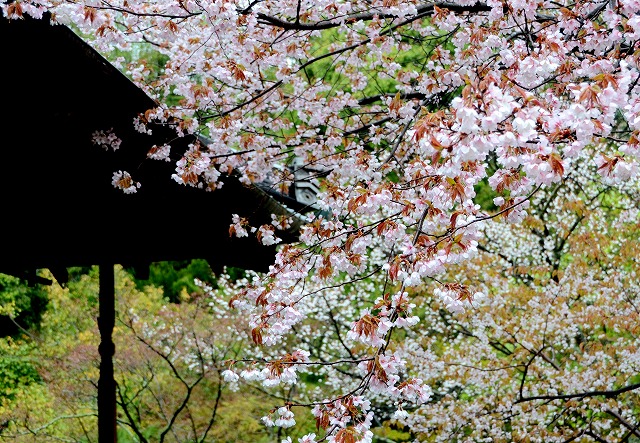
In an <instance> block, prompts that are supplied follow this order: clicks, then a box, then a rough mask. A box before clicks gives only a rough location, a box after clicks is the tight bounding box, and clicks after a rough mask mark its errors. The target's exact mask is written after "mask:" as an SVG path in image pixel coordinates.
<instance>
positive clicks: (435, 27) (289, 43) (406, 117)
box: [1, 0, 640, 443]
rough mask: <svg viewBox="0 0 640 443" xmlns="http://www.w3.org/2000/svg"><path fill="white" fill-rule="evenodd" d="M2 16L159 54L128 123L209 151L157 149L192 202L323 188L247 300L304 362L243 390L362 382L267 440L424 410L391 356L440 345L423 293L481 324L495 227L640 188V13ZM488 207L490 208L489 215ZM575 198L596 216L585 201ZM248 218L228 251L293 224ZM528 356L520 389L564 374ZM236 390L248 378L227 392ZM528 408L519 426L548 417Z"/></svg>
mask: <svg viewBox="0 0 640 443" xmlns="http://www.w3.org/2000/svg"><path fill="white" fill-rule="evenodd" d="M1 7H2V10H3V13H4V15H5V16H7V17H9V18H10V19H20V18H22V17H24V16H35V17H38V18H39V17H42V15H43V13H44V12H45V11H49V12H51V14H52V15H51V16H50V17H51V18H52V19H53V20H55V21H57V22H60V23H63V24H71V25H73V26H75V27H76V28H77V29H79V30H80V31H81V32H83V33H85V34H87V35H91V36H93V37H94V38H93V39H92V43H93V44H94V45H95V46H96V47H97V48H98V49H99V50H101V51H103V52H109V51H111V50H113V49H118V50H120V51H131V50H132V48H136V47H138V46H139V45H142V44H144V45H151V46H152V47H153V48H155V50H157V52H159V53H160V54H162V56H163V57H164V59H166V63H164V64H163V65H162V66H160V68H159V69H156V68H154V66H153V65H151V64H145V63H138V62H136V63H134V64H126V60H125V59H120V60H118V63H120V65H121V66H122V68H123V69H124V70H125V71H126V72H127V74H128V75H130V76H131V77H132V78H133V79H134V80H135V81H136V82H138V83H139V84H140V85H141V86H142V87H144V88H145V90H146V91H147V92H148V93H149V94H151V95H152V96H154V97H155V98H157V99H158V106H157V108H155V109H151V110H149V111H147V112H146V113H144V114H142V115H140V116H139V118H138V119H137V120H136V121H135V122H132V124H135V125H136V126H137V127H138V128H139V129H140V130H141V131H143V132H144V131H146V130H147V128H148V127H149V125H153V124H167V125H173V126H175V128H176V131H177V132H178V134H179V135H180V134H184V133H186V132H191V133H198V134H200V135H203V136H206V140H207V142H206V143H205V142H202V143H198V144H196V145H193V146H192V147H191V148H190V149H189V150H188V151H187V152H184V153H172V152H171V146H170V144H171V141H170V140H167V144H166V145H165V146H162V147H158V146H154V147H151V146H150V157H151V158H156V159H165V158H167V156H169V155H172V154H173V155H175V156H177V158H178V159H179V160H177V162H176V171H175V174H174V175H173V177H174V179H175V180H176V181H177V182H179V183H181V184H183V185H186V186H196V187H201V188H205V189H207V190H210V191H214V190H215V189H216V188H218V187H219V186H221V178H222V177H224V176H225V175H228V174H236V175H237V176H238V177H240V179H241V180H242V181H243V182H245V183H257V182H265V181H268V182H270V183H273V186H274V187H275V188H277V189H278V190H279V191H280V192H286V191H287V189H289V188H290V187H291V186H292V185H295V183H294V175H295V174H294V173H295V171H294V170H292V168H291V167H290V166H291V165H294V164H302V165H304V166H305V167H308V168H315V169H316V170H318V171H322V172H321V175H322V178H320V177H318V178H317V184H318V185H319V186H320V189H321V192H320V194H319V196H318V197H319V199H318V203H317V205H318V207H319V209H320V210H321V212H319V213H318V214H321V215H317V216H311V217H308V216H306V217H307V218H306V220H305V223H306V224H305V226H304V227H303V228H302V229H301V235H300V242H299V243H298V244H289V245H284V246H282V247H281V249H280V251H279V253H278V256H277V258H276V261H275V263H274V264H273V266H272V267H271V269H270V271H269V272H268V273H267V274H266V275H261V276H256V278H254V279H253V280H251V281H249V282H248V283H247V285H245V286H244V287H243V288H242V289H241V290H240V292H239V293H237V294H235V295H234V297H233V299H232V305H233V306H234V307H235V308H237V309H241V310H243V312H246V315H247V319H248V322H249V325H250V328H251V331H252V334H251V335H252V338H253V341H254V342H255V343H256V344H259V345H262V346H263V347H265V348H267V347H269V346H274V345H291V346H292V348H291V349H290V350H289V351H288V352H286V353H285V354H284V355H281V356H280V357H278V358H269V359H266V361H263V362H262V363H257V366H256V367H255V368H253V369H243V370H244V371H246V372H245V373H244V378H247V379H254V378H255V379H260V380H262V382H263V383H266V384H278V383H295V381H296V371H297V370H298V369H300V368H309V367H313V368H316V369H317V371H319V373H320V374H321V373H323V371H324V372H330V371H336V372H339V373H342V374H343V379H350V380H353V381H354V383H351V384H349V383H346V384H340V383H335V385H334V386H333V388H334V389H333V392H331V394H330V395H327V396H326V397H322V396H321V397H319V398H315V397H313V396H311V397H309V399H308V401H305V402H296V401H287V402H285V404H284V405H282V406H281V408H280V409H276V410H275V411H274V413H273V414H272V416H271V417H267V418H266V419H265V422H267V423H268V424H271V423H273V424H276V425H280V426H283V425H284V426H286V425H290V424H292V423H293V416H292V414H293V409H295V407H296V405H305V406H309V407H312V408H313V411H314V414H315V416H316V418H317V423H318V429H324V432H325V433H326V434H322V435H323V436H322V437H321V436H320V435H321V434H320V433H319V434H318V436H315V435H307V436H305V437H304V438H303V439H302V440H301V441H304V442H305V443H306V442H312V441H316V440H317V439H326V440H327V441H336V442H339V443H354V442H359V441H369V440H371V438H372V437H371V431H370V427H371V424H372V420H373V419H374V414H373V412H372V407H373V406H372V405H374V404H375V402H374V403H371V401H372V400H373V399H374V398H377V397H378V396H381V397H386V398H389V399H391V400H389V402H391V403H393V404H397V405H398V406H400V407H402V405H403V404H405V403H407V404H408V403H424V402H426V401H428V400H429V398H430V396H431V390H432V389H433V388H432V387H429V385H428V384H425V381H424V379H422V378H420V376H419V375H416V376H415V377H413V376H409V375H407V374H408V373H407V372H406V370H405V369H406V368H405V365H406V363H405V361H404V360H403V359H402V358H400V357H398V356H396V354H394V353H393V349H394V348H395V345H394V344H393V342H394V341H396V340H397V341H399V342H405V343H407V346H408V344H409V343H414V345H413V346H416V347H421V346H422V345H423V344H421V343H419V342H411V341H409V340H408V337H410V335H411V333H410V332H409V330H410V328H412V327H414V326H415V325H416V324H417V323H418V321H419V318H420V315H416V314H417V313H416V312H414V310H415V308H416V306H415V305H416V302H415V300H413V299H412V298H413V297H414V296H415V291H416V290H417V288H422V287H424V285H425V282H431V283H432V284H434V285H435V286H434V287H433V291H432V293H433V295H434V296H435V297H436V298H437V299H438V300H439V301H440V302H441V303H442V304H443V306H444V307H445V308H446V309H448V310H449V311H452V312H457V313H459V312H461V311H463V310H464V309H465V308H468V307H469V306H471V302H472V300H473V299H474V298H477V297H478V296H479V294H481V293H482V294H484V295H485V296H486V298H485V300H489V301H487V302H485V303H494V302H495V301H496V300H499V298H497V297H498V295H497V294H496V293H495V291H488V288H489V287H490V286H489V285H483V284H478V282H476V281H475V279H471V278H470V279H469V281H466V279H465V278H463V277H461V276H458V277H455V276H454V278H450V279H449V278H443V276H445V275H448V274H447V273H448V272H449V270H450V269H451V267H454V266H455V267H456V269H458V268H457V266H459V265H461V264H462V263H466V262H468V261H469V260H472V259H473V258H474V257H475V256H477V254H478V250H479V244H482V245H483V246H482V247H483V248H485V249H487V250H490V251H493V252H496V253H503V252H502V251H501V250H500V249H496V247H493V248H492V246H491V245H489V244H487V243H486V242H485V241H484V240H483V238H484V237H485V235H486V232H488V231H486V229H489V228H487V227H486V225H487V224H488V222H489V221H490V220H492V219H495V218H501V219H505V220H506V221H508V222H510V223H519V222H522V221H523V220H526V214H527V208H528V207H529V206H530V205H531V202H532V199H540V198H542V197H540V195H542V196H546V195H548V193H550V192H554V191H553V190H555V189H558V183H563V178H564V177H566V175H567V171H568V170H569V169H570V168H572V167H574V163H575V162H577V161H578V159H583V160H584V161H586V162H587V163H588V164H590V165H592V166H593V167H594V168H595V169H596V170H597V172H598V175H599V177H600V178H599V180H602V182H603V183H609V184H615V183H619V182H626V181H629V180H633V178H634V177H635V176H636V173H637V162H638V159H637V156H638V147H639V143H640V142H639V140H640V136H639V132H638V131H639V129H640V100H639V97H638V92H639V91H640V87H639V86H638V78H639V73H638V54H637V46H638V37H639V32H640V15H638V14H637V13H638V12H639V10H640V5H638V3H637V2H634V1H631V0H612V1H610V0H606V1H591V0H588V1H582V0H581V1H571V2H569V1H559V2H558V1H536V2H533V1H520V0H505V1H497V0H487V1H468V0H453V1H450V2H432V1H428V2H426V1H418V0H413V1H400V0H354V1H340V0H320V1H306V0H305V1H303V0H295V1H294V0H279V1H273V0H255V1H249V0H213V1H200V0H158V1H154V2H146V1H137V2H131V1H128V0H82V1H73V2H71V1H63V0H21V1H12V2H10V3H6V4H2V5H1ZM101 129H103V128H96V130H101ZM96 137H98V138H100V140H102V139H104V140H106V142H108V143H109V144H111V145H113V143H117V137H115V138H114V137H113V136H111V135H109V134H100V133H97V135H96ZM581 161H582V160H581ZM294 169H295V167H294ZM114 173H116V175H114V185H115V186H118V187H121V188H122V189H124V190H126V191H127V192H135V189H136V188H137V187H138V186H144V183H137V181H136V177H135V173H134V172H127V171H114ZM632 183H635V182H632ZM477 189H483V190H484V191H483V192H484V193H485V194H489V195H490V199H491V198H492V199H493V203H494V206H493V207H490V206H489V205H485V207H484V209H483V207H481V206H480V205H479V204H477V203H478V197H477V196H476V191H477ZM577 198H578V201H581V202H582V204H583V205H586V206H588V205H589V204H590V201H589V198H590V197H589V194H588V193H586V192H585V193H578V197H577ZM533 201H534V203H535V205H534V206H535V207H536V211H545V209H544V208H545V205H544V204H542V203H539V200H533ZM540 205H542V206H540ZM244 216H245V214H237V217H234V219H233V220H230V221H229V222H230V224H231V229H230V232H231V233H232V234H235V235H255V236H256V237H258V239H260V240H261V241H263V242H264V243H266V244H274V243H278V241H279V239H278V229H279V228H282V227H283V226H286V225H287V223H288V222H290V221H288V220H281V219H278V218H276V219H274V223H273V224H271V225H265V226H253V227H251V226H247V224H246V222H245V220H246V218H245V217H244ZM202 230H203V234H204V235H206V223H205V224H203V225H202ZM499 235H501V234H499ZM541 236H542V237H544V238H551V239H552V240H549V241H550V242H551V243H549V247H551V249H549V251H551V253H552V255H553V253H555V254H560V253H561V252H562V248H561V249H559V250H556V249H557V247H558V244H557V242H558V241H559V242H560V243H562V244H563V245H564V244H565V243H563V242H562V240H561V238H562V237H558V234H557V232H554V231H553V230H549V231H545V230H544V229H543V230H542V231H541ZM544 238H543V240H542V243H543V244H544V243H545V242H547V240H544ZM558 239H560V240H558ZM507 246H513V245H511V244H508V245H507ZM563 247H564V246H563ZM545 251H547V249H545ZM554 251H555V252H554ZM525 252H526V251H521V252H520V253H525ZM545 254H547V253H545ZM503 255H504V256H505V257H507V259H511V255H510V254H503ZM560 255H561V254H560ZM545 257H547V255H545ZM549 260H554V257H553V256H552V257H550V258H549ZM470 263H471V262H470ZM556 263H557V265H556V266H557V269H556V271H557V272H556V274H554V275H556V277H554V278H556V279H560V277H558V275H559V274H558V272H559V271H560V269H561V267H562V266H561V265H562V263H561V262H556ZM469 266H471V265H469ZM475 269H476V270H477V268H475ZM481 271H482V270H479V273H480V274H481V275H480V276H479V277H481V276H482V272H481ZM523 278H524V277H523ZM532 278H533V279H534V280H535V279H536V277H535V276H534V277H532ZM463 280H465V281H464V282H463ZM554 281H555V280H554ZM559 281H560V280H558V282H559ZM558 282H556V283H558ZM472 283H473V284H472ZM474 288H476V289H474ZM478 288H479V289H481V290H478ZM494 296H495V297H496V298H493V297H494ZM540 303H542V302H540ZM429 309H430V308H425V307H424V306H420V312H419V313H420V314H421V315H422V314H424V313H425V312H424V311H425V310H426V311H427V314H428V311H429ZM554 309H555V307H554ZM558 309H561V307H558ZM430 315H431V314H428V315H427V316H430ZM532 315H533V314H532ZM309 316H311V317H309ZM483 318H484V317H483ZM532 318H534V317H532ZM535 318H537V317H535ZM484 321H485V322H486V321H488V320H484ZM292 332H293V338H295V339H297V340H300V341H298V345H297V346H299V347H300V349H299V350H296V349H297V348H295V347H293V346H294V344H293V343H292V340H293V338H292V335H291V333H292ZM472 333H473V332H472ZM323 337H329V338H327V340H326V341H325V340H324V338H323ZM300 343H307V345H305V346H301V345H300ZM528 348H529V347H528ZM529 349H538V348H529ZM505 351H509V348H507V349H505ZM416 352H418V351H416ZM265 353H266V354H265V355H268V354H269V353H270V351H265ZM532 355H537V357H536V358H535V359H532V362H533V363H531V364H529V365H527V366H525V367H526V368H527V369H525V372H526V374H525V375H526V377H524V378H523V380H525V381H526V380H527V377H529V376H530V375H532V374H533V373H534V372H535V371H533V368H534V363H537V362H538V361H539V358H543V357H542V356H543V355H547V353H546V352H545V351H544V350H543V351H541V352H540V353H539V355H538V354H535V352H534V353H533V354H532ZM538 357H539V358H538ZM548 359H549V360H551V359H552V357H548ZM552 361H553V360H552ZM239 363H242V364H247V362H239ZM249 366H250V365H249ZM235 375H237V374H236V373H235V372H234V369H233V368H232V369H230V372H229V373H226V374H225V376H226V377H227V379H228V380H233V379H234V378H235ZM428 378H429V379H430V378H431V376H429V377H428ZM575 387H576V388H577V389H580V387H579V386H575ZM568 388H569V386H567V390H566V392H568V393H571V392H574V391H571V390H569V389H568ZM524 389H525V387H523V390H522V392H521V394H522V395H521V398H519V400H521V403H519V404H522V406H521V407H534V406H536V405H537V403H536V402H537V401H538V400H543V399H538V397H540V396H541V395H543V394H542V393H540V392H537V393H536V392H530V391H524ZM585 389H586V387H585ZM594 389H596V388H595V387H594ZM597 389H600V388H597ZM602 389H604V388H602ZM611 389H616V388H614V387H611ZM560 392H563V393H564V392H565V390H564V389H562V390H560V389H559V390H558V395H564V394H560ZM323 395H324V393H323ZM544 395H547V394H544ZM549 395H554V394H549ZM550 400H551V399H550ZM554 404H555V403H554ZM526 405H533V406H526ZM398 412H399V414H398V416H402V415H403V414H402V411H401V410H398ZM616 413H617V412H616ZM612 420H615V417H614V418H612ZM582 435H587V434H582ZM594 435H595V434H594Z"/></svg>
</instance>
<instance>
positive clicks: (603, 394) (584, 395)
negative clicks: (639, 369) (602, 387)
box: [514, 383, 640, 404]
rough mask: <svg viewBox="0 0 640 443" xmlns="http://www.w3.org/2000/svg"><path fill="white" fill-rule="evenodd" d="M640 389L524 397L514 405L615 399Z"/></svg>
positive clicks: (627, 388) (630, 388)
mask: <svg viewBox="0 0 640 443" xmlns="http://www.w3.org/2000/svg"><path fill="white" fill-rule="evenodd" d="M638 388H640V383H635V384H632V385H629V386H625V387H624V388H620V389H612V390H609V391H588V392H578V393H575V394H559V395H534V396H532V397H522V398H519V399H518V400H516V401H515V402H514V403H516V404H517V403H524V402H526V401H533V400H568V399H571V398H587V397H615V396H617V395H620V394H624V393H625V392H629V391H633V390H635V389H638Z"/></svg>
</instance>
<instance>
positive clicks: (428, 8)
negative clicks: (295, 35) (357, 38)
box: [257, 2, 491, 31]
mask: <svg viewBox="0 0 640 443" xmlns="http://www.w3.org/2000/svg"><path fill="white" fill-rule="evenodd" d="M436 8H440V9H448V10H449V11H452V12H457V13H462V12H488V11H490V10H491V7H489V6H487V5H485V4H483V3H480V2H477V3H475V4H473V5H460V4H456V3H450V2H435V3H428V4H424V5H422V6H418V7H417V8H416V14H415V15H414V16H413V17H411V18H410V19H408V20H406V21H404V22H403V25H405V24H408V23H411V22H412V21H415V20H418V19H420V18H422V17H424V16H426V15H429V14H432V13H433V12H434V11H435V9H436ZM257 17H258V23H262V24H267V25H272V26H277V27H279V28H282V29H286V30H295V31H320V30H323V29H331V28H337V27H339V26H342V25H344V24H345V23H355V22H360V21H370V20H373V19H374V18H378V19H386V18H398V14H393V13H383V12H379V11H374V12H367V13H360V14H353V15H347V16H344V17H340V18H339V19H337V20H336V19H332V20H329V21H320V22H316V23H300V22H299V21H298V20H296V21H295V22H289V21H286V20H282V19H280V18H277V17H272V16H269V15H266V14H264V13H258V14H257Z"/></svg>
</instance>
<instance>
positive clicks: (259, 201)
mask: <svg viewBox="0 0 640 443" xmlns="http://www.w3.org/2000/svg"><path fill="white" fill-rule="evenodd" d="M0 42H2V59H3V63H2V65H1V66H2V67H1V68H0V85H2V94H1V95H0V97H1V98H2V104H1V105H0V132H1V133H2V141H1V142H0V146H1V148H0V164H1V165H2V173H1V174H0V202H1V204H2V214H3V215H2V223H1V225H0V226H1V228H0V229H2V232H3V235H2V237H1V238H2V240H1V242H2V245H1V246H0V272H4V273H9V274H14V275H16V274H19V273H21V272H23V271H24V270H33V269H37V268H49V269H52V271H53V270H54V269H64V268H65V267H70V266H84V265H92V264H98V263H109V262H111V263H120V264H123V265H125V266H145V265H147V264H149V263H151V262H156V261H163V260H183V259H191V258H204V259H207V260H208V261H209V263H210V264H211V265H212V267H213V268H214V269H219V268H220V267H222V266H224V265H229V266H237V267H243V268H245V269H255V270H266V269H267V268H268V266H269V264H271V262H272V261H273V258H274V254H275V248H274V247H265V246H262V245H259V244H258V242H257V241H256V240H255V239H253V238H251V239H250V238H241V239H237V238H231V237H230V236H229V225H230V223H231V217H232V214H238V215H240V216H242V217H246V218H248V219H249V220H250V221H251V223H252V225H254V226H258V225H260V224H263V223H269V222H270V221H271V218H270V215H271V213H273V212H276V213H281V214H284V213H286V209H285V208H284V207H283V206H282V205H280V204H279V203H278V202H277V201H276V200H275V199H274V198H273V197H272V196H270V195H269V194H268V193H266V192H264V191H263V190H261V189H260V188H259V187H256V186H245V185H243V184H241V183H240V182H239V181H238V180H237V179H235V178H233V177H229V178H227V179H225V183H224V186H223V187H222V188H221V189H219V190H216V191H214V192H207V191H204V190H201V189H195V188H192V187H189V186H184V185H180V184H179V183H176V182H175V181H174V180H172V179H171V175H172V173H173V172H174V171H175V161H171V162H163V161H157V160H151V159H148V158H147V153H148V151H149V149H150V148H151V147H152V146H153V145H157V146H160V145H162V144H164V143H169V144H170V145H171V146H172V153H174V154H175V155H178V156H180V155H182V152H184V151H185V150H186V148H187V146H188V145H189V144H190V143H193V142H194V141H195V138H194V136H186V137H177V136H176V132H175V130H174V129H172V128H170V127H167V126H156V127H153V132H152V134H151V135H147V134H141V133H140V132H138V131H137V130H136V129H135V128H134V125H133V120H134V118H135V117H136V116H138V115H139V114H140V113H143V112H144V111H146V110H147V109H150V108H153V107H155V106H156V103H155V102H154V100H152V99H151V98H150V97H149V96H148V95H147V94H146V93H145V92H144V91H142V90H141V89H140V88H138V87H137V86H136V85H135V84H134V83H133V82H132V81H130V80H129V79H128V78H127V77H126V76H125V75H124V74H122V73H121V72H120V71H119V70H118V69H116V68H115V67H114V66H113V65H111V64H110V63H109V62H108V61H107V60H106V59H104V58H103V57H102V56H101V55H100V54H99V53H98V52H96V51H95V50H94V49H93V48H91V47H90V46H89V45H88V44H87V43H86V42H84V41H83V40H82V39H81V38H80V37H78V36H77V35H76V34H75V33H74V32H73V31H71V30H70V29H69V28H67V27H66V26H63V25H51V24H50V23H49V20H47V19H42V20H33V19H24V20H11V21H9V20H6V19H4V18H1V17H0ZM107 130H112V131H113V133H114V134H116V135H117V136H118V137H119V138H120V139H121V140H122V143H121V145H120V148H119V149H118V150H117V151H115V152H114V151H111V150H105V149H102V148H101V147H99V146H96V145H94V144H93V143H92V134H94V133H95V132H96V131H107ZM178 158H179V157H178ZM178 158H174V160H177V159H178ZM119 170H123V171H128V172H129V173H130V174H131V175H132V177H133V179H134V180H135V181H138V182H140V183H141V187H140V188H139V189H138V191H137V192H136V193H134V194H124V193H123V192H122V191H121V190H118V189H116V188H114V187H113V186H112V184H111V180H112V175H113V173H114V172H116V171H119ZM54 275H55V271H54Z"/></svg>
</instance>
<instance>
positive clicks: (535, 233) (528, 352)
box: [398, 162, 640, 442]
mask: <svg viewBox="0 0 640 443" xmlns="http://www.w3.org/2000/svg"><path fill="white" fill-rule="evenodd" d="M586 165H587V162H582V164H581V167H580V168H573V169H571V170H570V171H569V172H568V173H567V174H566V175H565V177H564V179H563V180H562V181H561V182H560V183H558V184H556V185H554V186H552V187H550V188H549V189H547V190H544V191H542V192H540V193H539V194H537V195H536V197H535V199H534V201H533V211H532V213H531V215H529V216H527V219H526V220H525V221H524V222H523V224H522V225H519V226H514V225H507V224H505V223H490V224H488V225H486V230H485V235H486V237H485V241H484V242H483V246H482V247H481V249H482V253H481V254H479V255H478V256H476V257H475V258H474V259H473V260H471V261H468V262H465V263H464V264H462V265H461V266H459V267H457V269H455V270H454V269H450V274H449V276H448V278H450V279H456V278H457V279H458V280H460V275H467V276H469V277H462V279H463V280H467V281H468V282H469V283H470V282H476V283H477V282H478V281H481V282H482V283H481V284H482V286H483V289H484V290H485V291H486V293H487V294H488V296H487V297H485V298H483V299H481V300H475V301H474V302H473V308H471V309H469V310H468V311H467V312H465V313H462V314H451V313H448V312H447V311H446V310H444V309H443V307H442V304H441V303H439V304H440V307H439V308H437V309H429V310H427V311H426V312H425V319H424V321H423V322H422V325H423V326H422V328H424V329H421V331H422V332H423V333H417V334H413V335H412V336H410V337H407V338H406V339H405V340H403V342H402V344H401V345H400V346H399V348H400V349H399V350H398V352H399V353H400V354H401V355H402V356H403V357H404V358H405V359H406V360H407V361H408V363H407V366H408V367H410V368H411V370H412V371H415V372H417V373H419V374H421V375H422V376H423V378H424V379H425V381H426V382H427V383H428V384H429V385H430V386H432V389H433V398H432V400H431V401H429V402H428V403H426V404H423V405H421V406H420V407H419V408H417V409H412V410H410V411H407V412H405V413H404V414H402V415H401V416H400V417H398V418H399V421H400V422H401V423H402V424H404V425H407V426H408V427H409V428H410V429H411V430H412V431H413V433H414V435H415V436H416V437H417V439H418V440H419V441H486V440H489V441H525V440H526V441H539V442H565V441H599V442H603V441H606V442H610V441H611V442H618V441H631V440H635V439H636V438H638V436H639V432H638V419H637V417H638V413H639V411H638V406H637V405H638V401H637V396H638V389H640V383H638V382H639V379H638V375H637V374H638V360H637V353H638V349H639V345H640V343H639V342H638V335H637V327H638V315H639V313H640V312H639V311H638V295H639V291H638V284H639V280H638V271H639V270H638V260H637V251H638V248H639V245H638V242H639V241H640V237H639V236H638V220H639V214H638V211H639V207H638V201H639V200H638V191H639V188H638V186H637V183H634V184H631V186H627V185H625V186H622V187H617V188H611V187H609V186H605V185H602V184H597V183H594V181H593V175H594V174H595V169H596V168H595V167H593V168H591V170H589V168H587V167H586ZM431 294H432V291H428V290H427V291H424V292H423V296H424V299H423V302H424V303H427V304H429V306H433V305H434V302H435V303H436V306H437V304H438V301H437V300H433V296H432V295H431ZM630 439H631V440H630Z"/></svg>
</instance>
